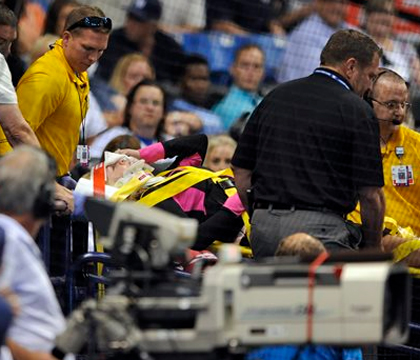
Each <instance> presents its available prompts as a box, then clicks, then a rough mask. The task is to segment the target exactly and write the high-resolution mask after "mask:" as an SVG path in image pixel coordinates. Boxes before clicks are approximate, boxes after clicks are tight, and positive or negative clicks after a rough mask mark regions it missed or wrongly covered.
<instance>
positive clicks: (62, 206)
mask: <svg viewBox="0 0 420 360" xmlns="http://www.w3.org/2000/svg"><path fill="white" fill-rule="evenodd" d="M54 210H55V211H56V214H57V215H70V214H71V213H72V212H73V211H74V199H73V192H72V191H71V190H69V189H67V188H66V187H64V186H62V185H60V184H58V183H55V206H54Z"/></svg>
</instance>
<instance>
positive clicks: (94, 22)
mask: <svg viewBox="0 0 420 360" xmlns="http://www.w3.org/2000/svg"><path fill="white" fill-rule="evenodd" d="M100 27H103V28H105V29H108V30H111V29H112V20H111V19H110V18H108V17H99V16H88V17H85V18H83V19H81V20H79V21H77V22H75V23H74V24H73V25H71V26H69V27H68V28H67V31H71V30H74V29H76V28H91V29H94V28H100Z"/></svg>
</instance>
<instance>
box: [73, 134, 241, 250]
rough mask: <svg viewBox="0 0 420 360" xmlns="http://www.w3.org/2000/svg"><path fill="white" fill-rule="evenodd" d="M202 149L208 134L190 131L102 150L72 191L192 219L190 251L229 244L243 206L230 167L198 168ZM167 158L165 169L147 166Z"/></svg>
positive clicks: (235, 232)
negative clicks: (194, 225)
mask: <svg viewBox="0 0 420 360" xmlns="http://www.w3.org/2000/svg"><path fill="white" fill-rule="evenodd" d="M206 150H207V136H206V135H193V136H187V137H183V138H178V139H173V140H169V141H166V142H162V143H157V144H153V145H150V146H148V147H146V148H143V149H140V150H131V149H124V150H120V151H118V152H116V153H106V154H105V161H104V162H103V163H101V164H99V165H97V166H96V167H95V168H94V169H93V170H92V172H91V174H90V179H84V178H82V179H80V181H79V183H78V185H77V187H76V191H77V192H80V193H82V194H84V195H88V196H92V195H95V196H103V197H105V198H108V199H110V200H111V201H138V202H139V203H142V204H145V205H147V206H156V207H158V208H161V209H163V210H166V211H169V212H171V213H173V214H176V215H178V216H181V217H191V218H195V219H197V220H198V221H199V223H200V225H199V229H198V236H197V241H196V243H195V244H194V246H193V247H192V249H194V250H203V249H206V248H207V247H208V246H209V245H211V244H212V243H213V241H214V240H219V241H223V242H233V241H235V239H236V237H237V235H238V233H239V232H240V231H241V229H242V227H243V225H244V222H243V219H242V217H241V215H243V214H244V207H243V206H242V203H241V201H240V199H239V196H238V195H237V193H236V188H235V187H234V184H233V176H232V173H231V171H230V169H226V170H225V171H222V172H218V173H215V172H212V171H209V170H207V169H204V168H201V167H200V166H201V165H202V162H203V160H204V157H205V154H206ZM166 158H171V163H170V165H169V166H168V167H167V168H166V170H165V171H156V170H154V169H153V167H151V166H150V165H149V164H153V163H155V162H156V161H158V160H161V159H166Z"/></svg>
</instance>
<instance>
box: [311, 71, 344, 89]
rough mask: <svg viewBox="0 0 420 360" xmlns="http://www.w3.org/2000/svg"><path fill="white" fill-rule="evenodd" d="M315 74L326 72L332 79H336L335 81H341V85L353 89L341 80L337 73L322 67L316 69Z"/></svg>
mask: <svg viewBox="0 0 420 360" xmlns="http://www.w3.org/2000/svg"><path fill="white" fill-rule="evenodd" d="M314 74H324V75H327V76H329V77H330V78H331V79H334V80H335V81H337V82H339V83H340V84H341V85H343V86H344V87H345V88H346V89H347V90H351V89H350V86H348V85H347V83H345V82H344V81H343V80H341V79H340V78H339V77H338V76H337V75H335V74H333V73H330V72H329V71H326V70H322V69H316V70H315V71H314Z"/></svg>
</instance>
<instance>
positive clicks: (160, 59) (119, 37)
mask: <svg viewBox="0 0 420 360" xmlns="http://www.w3.org/2000/svg"><path fill="white" fill-rule="evenodd" d="M161 13H162V7H161V5H160V3H159V1H158V0H144V1H137V2H133V4H132V5H131V6H130V7H129V8H128V9H127V17H126V19H125V23H124V26H123V27H122V28H119V29H116V30H114V31H113V32H112V33H111V36H110V37H109V43H108V49H107V51H106V52H105V53H104V55H103V56H102V57H101V59H100V61H99V62H98V64H99V66H98V70H97V73H96V74H95V76H96V75H98V76H99V77H100V78H101V79H103V80H105V81H108V80H109V79H110V77H111V75H112V72H113V70H114V67H115V65H116V64H117V62H118V60H119V59H120V58H121V57H122V56H124V55H127V54H130V53H135V52H140V53H142V54H143V55H145V56H146V57H150V60H151V62H152V64H153V67H154V68H155V70H156V78H157V80H158V81H171V82H176V81H177V80H178V74H179V73H180V71H181V70H182V65H183V61H184V52H183V50H182V47H181V46H180V45H179V44H178V43H177V42H176V41H175V40H174V39H173V38H172V37H171V36H169V35H167V34H165V33H164V32H162V31H160V30H158V27H157V24H158V21H159V19H160V16H161Z"/></svg>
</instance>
